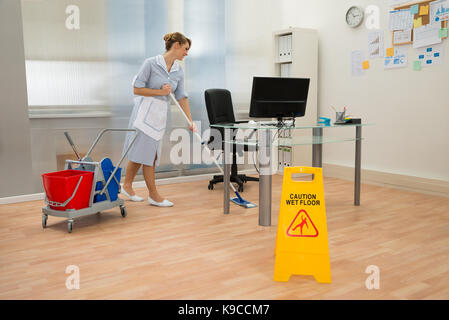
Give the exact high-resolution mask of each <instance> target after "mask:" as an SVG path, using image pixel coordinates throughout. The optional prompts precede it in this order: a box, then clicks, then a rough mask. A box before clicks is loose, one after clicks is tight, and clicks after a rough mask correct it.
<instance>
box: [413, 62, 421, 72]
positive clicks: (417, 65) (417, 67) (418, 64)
mask: <svg viewBox="0 0 449 320" xmlns="http://www.w3.org/2000/svg"><path fill="white" fill-rule="evenodd" d="M413 70H415V71H419V70H421V61H413Z"/></svg>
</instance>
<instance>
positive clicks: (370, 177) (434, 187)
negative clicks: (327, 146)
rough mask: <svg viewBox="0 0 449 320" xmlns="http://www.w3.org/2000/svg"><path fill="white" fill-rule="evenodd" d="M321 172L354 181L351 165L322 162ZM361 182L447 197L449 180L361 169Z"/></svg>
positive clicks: (328, 175) (448, 194)
mask: <svg viewBox="0 0 449 320" xmlns="http://www.w3.org/2000/svg"><path fill="white" fill-rule="evenodd" d="M323 174H324V176H325V177H333V178H338V179H343V180H350V181H354V168H353V167H346V166H340V165H335V164H329V163H324V164H323ZM361 183H364V184H373V185H378V186H382V187H389V188H396V189H401V190H406V191H412V192H418V193H423V194H429V195H435V196H441V197H449V181H443V180H434V179H426V178H420V177H413V176H406V175H401V174H395V173H387V172H381V171H374V170H366V169H362V170H361Z"/></svg>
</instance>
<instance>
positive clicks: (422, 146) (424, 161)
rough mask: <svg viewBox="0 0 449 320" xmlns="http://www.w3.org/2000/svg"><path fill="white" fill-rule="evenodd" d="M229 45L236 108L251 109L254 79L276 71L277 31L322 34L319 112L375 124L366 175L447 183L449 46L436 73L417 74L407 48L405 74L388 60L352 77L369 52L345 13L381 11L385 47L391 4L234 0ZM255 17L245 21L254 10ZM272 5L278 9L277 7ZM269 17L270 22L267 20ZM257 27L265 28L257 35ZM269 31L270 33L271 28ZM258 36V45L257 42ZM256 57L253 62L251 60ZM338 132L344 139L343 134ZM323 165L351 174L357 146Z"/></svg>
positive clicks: (328, 150)
mask: <svg viewBox="0 0 449 320" xmlns="http://www.w3.org/2000/svg"><path fill="white" fill-rule="evenodd" d="M229 2H230V5H229V8H228V9H229V10H231V9H232V12H227V23H228V24H229V25H228V27H227V31H229V34H227V43H228V44H229V47H230V48H231V49H232V51H231V52H230V55H229V57H230V59H229V63H228V66H227V71H228V73H227V77H228V79H227V80H228V85H229V87H230V89H231V91H232V92H233V94H234V91H233V89H235V91H236V92H237V93H238V94H237V97H238V99H237V100H238V102H240V103H241V104H242V105H244V106H248V105H249V99H250V91H251V87H250V85H249V84H250V79H251V78H252V76H253V75H256V74H261V73H267V72H269V71H270V68H271V66H272V65H271V64H270V62H271V60H270V59H271V54H272V49H271V46H272V39H271V37H272V32H273V31H275V30H279V29H285V28H288V27H289V26H292V27H303V28H313V29H317V30H318V33H319V85H318V88H319V92H318V107H319V113H320V115H323V116H329V115H330V114H331V113H330V111H329V110H330V109H329V106H331V105H332V106H335V107H340V108H343V106H345V105H346V106H347V107H348V109H349V113H350V114H353V115H355V116H360V117H362V118H363V121H364V122H370V123H375V126H373V127H365V128H363V137H364V141H363V143H362V168H363V169H370V170H376V171H381V172H388V173H396V174H402V175H409V176H416V177H422V178H429V179H439V180H444V181H449V160H448V159H449V101H448V96H447V91H448V90H447V89H448V83H449V52H448V50H449V44H448V43H449V39H446V40H444V41H443V43H444V49H445V51H446V52H445V55H444V61H443V64H442V65H440V66H439V67H436V66H434V67H429V68H423V69H422V70H421V71H413V66H412V63H413V60H414V55H415V52H416V50H415V49H413V48H411V46H410V48H409V50H408V53H409V65H408V67H407V68H402V69H396V70H384V69H383V60H382V59H375V60H370V63H371V68H370V69H369V70H367V72H366V74H365V75H364V76H362V77H352V76H351V71H350V54H351V51H353V50H363V51H364V52H365V53H367V36H368V31H369V30H368V29H367V28H366V27H365V25H361V26H360V27H358V28H356V29H352V28H349V27H347V26H346V23H345V13H346V10H347V9H348V8H349V7H350V6H352V5H354V4H357V5H360V6H362V7H364V8H366V7H367V6H368V5H378V6H379V8H380V28H381V30H384V41H385V47H388V46H389V44H391V33H390V32H389V31H388V23H389V17H388V10H389V6H388V4H389V0H382V1H368V0H358V1H356V2H354V1H347V0H338V1H333V0H315V1H306V0H281V1H278V2H276V3H275V4H274V3H273V2H272V1H271V0H259V1H229ZM256 2H257V4H258V5H257V6H254V7H251V9H252V11H251V14H250V15H246V16H243V12H245V10H246V9H248V7H250V6H251V4H254V3H256ZM273 6H275V7H277V8H273ZM270 17H272V18H271V20H270ZM259 28H260V29H259ZM270 28H271V29H270ZM258 35H259V38H257V36H258ZM251 54H254V55H255V58H254V59H253V60H251V59H250V55H251ZM331 130H332V129H329V130H327V134H329V135H331V134H332V135H339V134H344V135H346V136H348V135H353V131H354V130H353V129H352V128H347V129H338V130H339V131H337V130H336V129H334V131H331ZM340 130H341V132H343V133H340ZM323 152H324V154H323V162H324V163H330V164H337V165H342V166H349V167H352V166H353V165H354V144H353V143H338V144H329V145H325V146H324V151H323Z"/></svg>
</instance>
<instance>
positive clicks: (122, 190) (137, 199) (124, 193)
mask: <svg viewBox="0 0 449 320" xmlns="http://www.w3.org/2000/svg"><path fill="white" fill-rule="evenodd" d="M120 193H121V194H123V195H124V196H125V197H128V199H129V200H131V201H135V202H139V201H143V198H142V197H139V196H138V195H137V194H135V195H133V196H130V195H129V194H128V192H126V191H125V189H123V188H122V189H121V191H120Z"/></svg>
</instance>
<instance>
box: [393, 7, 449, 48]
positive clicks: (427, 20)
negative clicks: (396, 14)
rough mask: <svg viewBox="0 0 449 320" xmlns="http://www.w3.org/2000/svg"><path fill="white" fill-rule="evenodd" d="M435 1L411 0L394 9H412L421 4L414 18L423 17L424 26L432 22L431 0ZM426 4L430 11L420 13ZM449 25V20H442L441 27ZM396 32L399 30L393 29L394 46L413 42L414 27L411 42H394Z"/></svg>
mask: <svg viewBox="0 0 449 320" xmlns="http://www.w3.org/2000/svg"><path fill="white" fill-rule="evenodd" d="M435 1H436V0H422V1H414V2H409V3H407V4H403V5H400V6H396V7H394V10H400V9H410V8H411V7H412V6H414V5H419V9H418V13H417V14H415V15H414V17H413V19H414V20H415V19H419V18H421V19H422V25H423V26H424V25H427V24H429V23H430V3H431V2H435ZM425 6H427V8H428V13H427V14H423V15H420V12H421V7H425ZM447 25H448V21H442V22H441V28H447ZM395 32H397V31H393V32H392V33H393V34H392V40H391V41H392V45H393V46H400V45H407V44H412V43H413V37H414V32H413V29H412V34H411V41H409V42H401V43H394V38H395V37H394V33H395ZM441 39H442V40H443V39H447V37H443V38H441Z"/></svg>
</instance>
